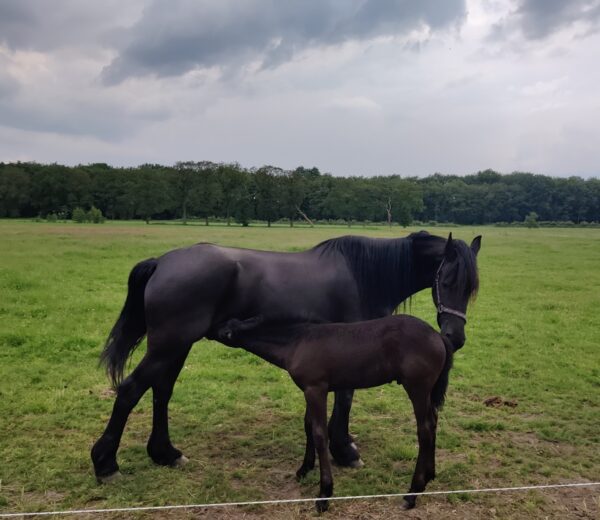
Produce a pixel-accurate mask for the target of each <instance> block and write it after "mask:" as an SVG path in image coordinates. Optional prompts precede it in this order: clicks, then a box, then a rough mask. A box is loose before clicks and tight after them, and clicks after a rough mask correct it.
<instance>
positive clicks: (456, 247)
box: [432, 233, 481, 350]
mask: <svg viewBox="0 0 600 520" xmlns="http://www.w3.org/2000/svg"><path fill="white" fill-rule="evenodd" d="M480 247H481V236H478V237H475V238H474V239H473V242H471V245H470V246H468V245H467V244H465V243H464V242H463V241H462V240H453V239H452V233H450V235H449V236H448V240H447V242H446V247H445V248H444V256H443V258H442V261H441V263H440V265H439V267H438V270H437V272H436V275H435V280H434V283H433V288H432V291H433V301H434V303H435V306H436V307H437V311H438V314H437V321H438V325H439V326H440V331H441V333H442V336H445V337H447V338H448V339H449V340H450V342H451V343H452V345H453V346H454V350H458V349H459V348H461V347H462V346H463V345H464V344H465V324H466V323H467V315H466V313H467V305H468V303H469V300H470V299H471V298H472V297H474V296H475V294H476V293H477V289H478V288H479V276H478V274H477V253H478V252H479V249H480Z"/></svg>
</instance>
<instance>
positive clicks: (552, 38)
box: [0, 0, 600, 177]
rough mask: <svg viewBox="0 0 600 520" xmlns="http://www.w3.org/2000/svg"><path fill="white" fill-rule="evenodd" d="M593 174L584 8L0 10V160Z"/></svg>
mask: <svg viewBox="0 0 600 520" xmlns="http://www.w3.org/2000/svg"><path fill="white" fill-rule="evenodd" d="M16 160H21V161H28V160H32V161H38V162H59V163H64V164H77V163H91V162H107V163H109V164H112V165H137V164H141V163H146V162H153V163H154V162H156V163H162V164H172V163H174V162H176V161H179V160H212V161H226V162H231V161H237V162H239V163H241V164H242V165H243V166H247V167H250V166H261V165H264V164H272V165H276V166H280V167H283V168H294V167H296V166H299V165H304V166H307V167H310V166H317V167H318V168H319V169H320V170H321V171H324V172H331V173H333V174H336V175H376V174H384V175H388V174H392V173H397V174H401V175H419V176H424V175H429V174H432V173H434V172H441V173H446V174H451V173H454V174H466V173H472V172H475V171H477V170H480V169H485V168H493V169H496V170H499V171H502V172H511V171H514V170H520V171H532V172H535V173H543V174H547V175H561V176H568V175H580V176H584V177H589V176H599V175H600V0H568V1H566V0H480V1H475V0H467V1H464V0H285V1H284V0H128V1H127V2H123V1H121V0H95V1H93V2H83V1H80V0H0V161H5V162H6V161H16Z"/></svg>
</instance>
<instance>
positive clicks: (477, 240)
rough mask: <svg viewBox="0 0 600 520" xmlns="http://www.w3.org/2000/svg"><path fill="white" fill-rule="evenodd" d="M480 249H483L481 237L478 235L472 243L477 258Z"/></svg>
mask: <svg viewBox="0 0 600 520" xmlns="http://www.w3.org/2000/svg"><path fill="white" fill-rule="evenodd" d="M480 249H481V235H478V236H476V237H475V238H474V239H473V242H471V250H472V251H473V253H474V254H475V256H477V253H479V250H480Z"/></svg>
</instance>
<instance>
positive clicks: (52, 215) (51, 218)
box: [46, 213, 58, 222]
mask: <svg viewBox="0 0 600 520" xmlns="http://www.w3.org/2000/svg"><path fill="white" fill-rule="evenodd" d="M56 221H58V215H57V214H56V213H48V214H47V215H46V222H56Z"/></svg>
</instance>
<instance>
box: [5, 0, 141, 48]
mask: <svg viewBox="0 0 600 520" xmlns="http://www.w3.org/2000/svg"><path fill="white" fill-rule="evenodd" d="M124 4H125V5H124ZM136 5H137V2H133V1H128V2H120V1H118V0H102V1H98V2H82V1H80V0H52V2H46V1H42V0H2V1H1V2H0V45H5V46H7V47H8V48H10V49H12V50H20V49H25V50H36V51H44V52H45V51H49V50H54V49H56V48H60V47H66V46H77V47H81V46H83V45H86V44H88V45H98V44H99V43H100V44H102V43H103V40H106V39H107V38H106V37H105V35H106V34H107V33H110V31H111V29H112V28H114V27H115V26H119V25H122V24H123V22H125V21H126V20H127V19H129V18H131V16H132V15H131V11H135V7H136ZM104 43H106V42H104Z"/></svg>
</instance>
